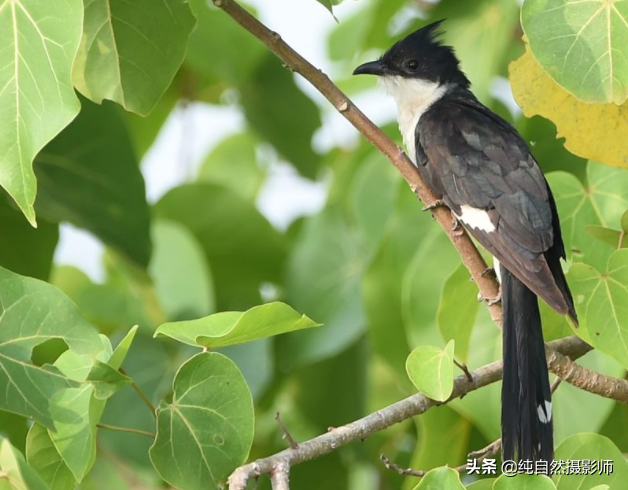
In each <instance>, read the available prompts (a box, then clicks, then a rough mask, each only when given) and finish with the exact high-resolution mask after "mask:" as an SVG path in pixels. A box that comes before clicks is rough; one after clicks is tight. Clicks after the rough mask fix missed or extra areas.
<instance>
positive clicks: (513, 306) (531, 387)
mask: <svg viewBox="0 0 628 490" xmlns="http://www.w3.org/2000/svg"><path fill="white" fill-rule="evenodd" d="M501 281H502V305H503V335H504V340H503V349H504V379H503V386H502V453H503V458H504V460H517V459H518V460H524V459H525V460H533V461H538V460H545V461H548V462H549V461H551V460H552V458H553V455H554V437H553V428H552V401H551V400H552V396H551V391H550V385H549V377H548V371H547V360H546V357H545V344H544V342H543V331H542V329H541V315H540V312H539V306H538V301H537V297H536V295H535V294H534V293H533V292H532V291H531V290H530V289H528V287H527V286H525V285H524V284H523V283H522V282H521V281H520V280H519V279H517V278H516V277H515V276H514V275H513V274H512V273H511V272H510V271H508V270H507V269H506V268H504V267H501Z"/></svg>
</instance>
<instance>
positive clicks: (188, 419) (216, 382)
mask: <svg viewBox="0 0 628 490" xmlns="http://www.w3.org/2000/svg"><path fill="white" fill-rule="evenodd" d="M173 389H174V394H173V396H172V403H169V404H168V403H166V402H162V403H161V405H160V406H159V409H158V410H157V438H156V439H155V443H154V444H153V445H152V446H151V448H150V458H151V461H152V462H153V464H154V465H155V468H156V469H157V471H158V472H159V474H160V475H161V477H162V478H163V479H164V480H166V481H167V482H168V483H170V484H171V485H173V486H176V487H178V488H181V489H182V490H213V489H218V488H222V486H223V485H224V483H225V479H226V478H227V476H228V475H229V473H231V472H232V471H233V470H234V469H235V468H236V467H237V466H238V465H240V464H242V463H244V461H245V460H246V458H247V456H248V454H249V450H250V448H251V444H252V442H253V427H254V413H253V401H252V399H251V393H250V392H249V389H248V387H247V386H246V382H245V381H244V378H243V377H242V374H241V373H240V371H239V370H238V368H237V367H236V366H235V364H233V362H231V361H230V360H229V359H228V358H226V357H225V356H223V355H222V354H218V353H216V352H205V353H201V354H197V355H196V356H194V357H192V358H191V359H190V360H189V361H187V362H185V363H184V364H183V365H182V366H181V368H180V369H179V371H178V373H177V375H176V377H175V380H174V383H173Z"/></svg>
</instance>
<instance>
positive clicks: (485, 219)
mask: <svg viewBox="0 0 628 490" xmlns="http://www.w3.org/2000/svg"><path fill="white" fill-rule="evenodd" d="M456 218H458V219H459V220H460V221H462V222H463V223H464V224H465V225H468V226H470V227H471V228H474V229H478V230H481V231H485V232H487V233H492V232H494V231H495V225H494V224H493V222H492V221H491V217H490V216H489V215H488V213H487V212H486V211H484V210H483V209H478V208H474V207H471V206H468V205H466V204H463V205H462V206H460V216H458V215H456Z"/></svg>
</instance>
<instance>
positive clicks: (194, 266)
mask: <svg viewBox="0 0 628 490" xmlns="http://www.w3.org/2000/svg"><path fill="white" fill-rule="evenodd" d="M151 231H152V238H153V247H154V248H153V256H152V258H151V262H150V265H149V268H148V270H149V272H150V275H151V277H152V279H153V282H154V285H155V292H156V293H157V296H158V297H159V301H160V303H161V305H162V307H163V309H164V311H165V313H166V315H167V317H168V319H169V320H172V321H177V320H187V319H190V318H198V317H200V316H204V315H208V314H210V313H213V312H214V311H215V309H216V300H215V292H214V283H213V280H212V275H211V270H210V268H209V264H208V263H207V259H206V258H205V254H204V253H203V248H202V247H201V245H200V244H199V243H198V241H197V240H196V238H195V237H194V235H192V233H190V231H189V230H188V229H187V228H185V227H184V226H183V225H181V224H180V223H177V222H174V221H167V220H160V219H158V220H155V222H154V223H153V226H152V230H151Z"/></svg>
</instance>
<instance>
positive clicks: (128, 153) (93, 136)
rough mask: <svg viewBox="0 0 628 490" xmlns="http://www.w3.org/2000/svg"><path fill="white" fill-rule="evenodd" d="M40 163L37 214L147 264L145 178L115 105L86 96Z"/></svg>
mask: <svg viewBox="0 0 628 490" xmlns="http://www.w3.org/2000/svg"><path fill="white" fill-rule="evenodd" d="M36 162H37V167H36V173H37V178H38V179H39V182H40V189H39V195H38V199H37V212H38V213H40V214H41V215H42V216H44V217H46V218H47V219H49V220H51V221H69V222H71V223H73V224H74V225H76V226H79V227H81V228H84V229H86V230H89V231H91V232H92V233H94V234H95V235H96V236H97V237H99V238H100V239H102V240H103V241H104V242H105V243H107V244H108V245H111V246H112V247H114V248H116V249H118V250H119V251H121V252H122V253H124V254H125V255H126V256H127V257H129V258H131V259H132V260H134V261H135V262H136V263H138V264H139V265H141V266H146V265H147V264H148V259H149V257H150V236H149V230H148V226H149V215H148V205H147V204H146V197H145V191H144V179H143V178H142V174H141V173H140V170H139V168H138V163H137V160H136V158H135V154H134V152H133V147H132V144H131V140H130V138H129V135H128V134H127V132H126V129H125V125H124V121H123V120H122V118H121V116H120V114H119V113H118V112H117V111H116V109H115V107H114V106H112V105H107V106H103V107H100V106H98V105H96V104H93V103H91V102H89V101H86V100H83V108H82V110H81V113H80V114H79V116H78V117H77V118H76V120H75V121H74V122H73V123H72V124H70V126H68V127H67V128H66V129H65V131H63V132H62V133H61V134H60V135H59V136H58V137H57V138H55V139H54V140H53V141H52V142H51V143H50V144H49V145H47V146H46V148H44V150H43V151H42V152H41V153H40V154H39V155H38V156H37V159H36Z"/></svg>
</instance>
